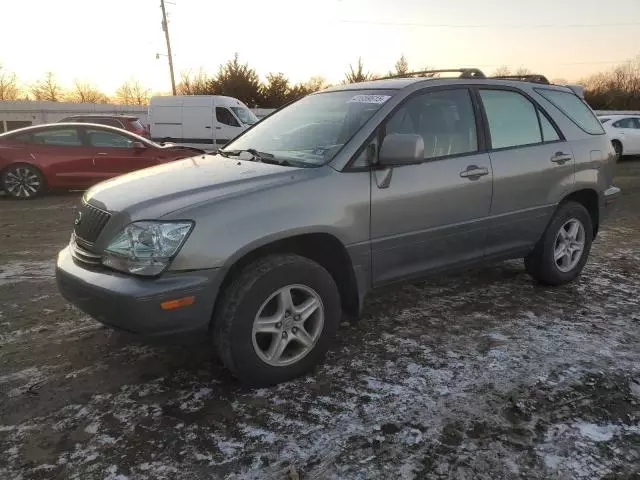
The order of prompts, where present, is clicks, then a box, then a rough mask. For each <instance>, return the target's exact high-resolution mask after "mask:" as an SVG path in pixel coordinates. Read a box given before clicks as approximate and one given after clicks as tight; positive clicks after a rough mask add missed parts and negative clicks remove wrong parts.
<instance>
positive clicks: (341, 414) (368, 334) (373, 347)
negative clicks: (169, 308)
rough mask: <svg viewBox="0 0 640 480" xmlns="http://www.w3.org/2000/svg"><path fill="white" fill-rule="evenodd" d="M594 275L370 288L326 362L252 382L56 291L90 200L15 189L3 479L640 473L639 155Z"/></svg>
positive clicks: (6, 280) (625, 179)
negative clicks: (62, 256)
mask: <svg viewBox="0 0 640 480" xmlns="http://www.w3.org/2000/svg"><path fill="white" fill-rule="evenodd" d="M616 183H617V184H618V185H619V186H620V187H622V188H623V196H622V199H621V200H620V202H619V205H618V208H617V211H616V212H614V214H613V216H612V217H611V218H610V219H609V222H608V223H607V224H606V226H605V227H604V228H603V230H602V231H601V233H600V235H599V238H598V240H597V242H596V243H595V245H594V249H593V252H592V258H591V260H590V262H589V263H588V266H587V268H586V270H585V272H584V274H583V276H582V278H581V279H580V280H579V281H577V282H576V283H574V284H572V285H569V286H566V287H562V288H556V289H553V288H544V287H541V286H538V285H536V284H534V283H533V282H532V281H531V279H530V278H529V277H528V276H527V275H526V274H525V272H524V269H523V266H522V264H521V262H506V263H502V264H498V265H495V266H491V267H487V268H483V269H479V270H475V271H472V272H469V273H467V274H464V275H457V276H448V277H442V278H435V279H431V280H430V281H428V282H421V283H415V284H411V285H405V286H403V287H400V288H397V289H394V290H392V291H389V292H387V293H384V294H379V295H377V296H375V297H371V298H369V299H368V305H367V310H366V314H365V315H364V317H363V318H362V319H361V320H360V321H359V322H357V323H352V324H349V323H345V324H343V326H342V327H341V329H340V332H339V338H338V342H337V345H336V347H335V348H334V349H333V350H332V352H331V353H330V355H329V357H328V359H327V361H326V362H325V364H324V365H323V366H322V367H320V368H319V369H318V371H317V372H316V373H315V374H314V375H312V376H308V377H306V378H303V379H300V380H298V381H295V382H291V383H288V384H284V385H281V386H278V387H276V388H273V389H263V390H257V391H251V390H247V389H245V388H243V387H242V386H240V385H238V384H237V383H236V382H235V381H234V380H233V379H232V378H231V377H230V375H229V374H228V373H227V372H226V371H225V370H224V368H223V367H222V366H221V365H220V364H219V362H218V361H217V360H216V359H215V358H213V355H212V351H211V349H210V348H209V347H208V345H207V344H206V343H203V344H202V345H199V346H196V347H182V346H162V345H145V344H143V343H140V342H137V341H135V339H131V338H130V337H127V336H124V335H122V334H118V333H114V332H112V331H110V330H108V329H105V328H103V327H101V326H100V325H99V324H97V323H96V322H94V321H93V320H91V319H90V318H87V317H86V316H85V315H83V314H82V313H80V312H78V311H77V310H75V309H74V308H72V307H70V306H69V305H68V304H67V303H66V302H65V301H64V300H63V299H62V298H61V297H60V296H58V294H57V291H56V287H55V283H54V278H53V258H54V256H55V253H56V251H57V250H59V249H60V248H61V247H62V246H63V245H64V244H65V243H66V242H67V241H68V238H69V234H70V229H71V219H72V207H73V205H74V204H75V203H76V202H77V201H78V199H79V197H78V195H74V194H67V195H58V196H52V197H46V198H42V199H39V200H35V201H31V202H16V201H12V200H9V199H7V198H3V197H0V478H2V479H31V478H34V479H44V478H56V479H61V478H77V479H107V480H116V479H118V480H124V479H127V478H128V479H196V478H208V479H209V478H233V479H236V478H243V479H244V478H247V479H251V478H273V479H280V478H290V479H294V478H315V479H320V478H357V479H360V478H362V479H364V478H367V479H368V478H381V479H383V478H384V479H387V478H437V479H439V478H443V479H444V478H456V479H491V480H495V479H512V478H513V479H515V478H527V479H542V478H544V479H547V478H549V479H615V478H619V479H627V480H628V479H632V478H633V479H638V478H640V161H638V160H631V161H625V162H623V163H622V164H620V165H619V167H618V175H617V180H616Z"/></svg>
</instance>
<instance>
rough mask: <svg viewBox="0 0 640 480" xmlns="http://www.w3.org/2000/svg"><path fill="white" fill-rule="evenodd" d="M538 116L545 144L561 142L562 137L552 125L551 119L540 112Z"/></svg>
mask: <svg viewBox="0 0 640 480" xmlns="http://www.w3.org/2000/svg"><path fill="white" fill-rule="evenodd" d="M538 115H539V116H540V127H542V140H543V141H544V142H556V141H558V140H560V135H558V132H557V131H556V129H555V128H554V127H553V125H551V122H550V121H549V119H548V118H547V117H546V116H545V115H544V114H543V113H542V112H540V111H539V110H538Z"/></svg>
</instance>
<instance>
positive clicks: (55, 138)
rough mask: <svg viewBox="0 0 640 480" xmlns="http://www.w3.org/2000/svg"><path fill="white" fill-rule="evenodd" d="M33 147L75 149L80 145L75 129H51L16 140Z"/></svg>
mask: <svg viewBox="0 0 640 480" xmlns="http://www.w3.org/2000/svg"><path fill="white" fill-rule="evenodd" d="M17 139H18V140H19V141H20V140H21V141H26V143H31V144H35V145H55V146H58V147H77V146H80V145H82V142H81V141H80V136H79V135H78V131H77V130H76V129H75V128H64V129H55V130H54V129H51V130H45V131H40V132H34V133H32V134H30V137H28V138H27V137H25V138H22V136H21V137H18V138H17Z"/></svg>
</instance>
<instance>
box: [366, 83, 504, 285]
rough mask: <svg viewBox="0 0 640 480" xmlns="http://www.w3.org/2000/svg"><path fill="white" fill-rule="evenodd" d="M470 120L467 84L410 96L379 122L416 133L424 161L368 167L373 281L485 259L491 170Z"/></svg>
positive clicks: (473, 118)
mask: <svg viewBox="0 0 640 480" xmlns="http://www.w3.org/2000/svg"><path fill="white" fill-rule="evenodd" d="M476 125H477V122H476V114H475V111H474V106H473V104H472V100H471V95H470V92H469V90H467V89H466V88H457V89H447V90H439V91H431V92H430V93H424V94H421V95H418V96H414V97H412V98H411V99H409V100H408V101H406V102H405V104H404V105H402V106H401V108H400V109H399V110H398V111H397V112H396V113H395V114H393V115H392V117H391V118H390V119H389V120H388V122H387V123H386V124H385V125H384V129H385V134H387V135H388V134H391V133H413V134H419V135H421V136H422V137H423V139H424V143H425V160H424V162H423V163H420V164H417V165H406V166H401V167H395V168H393V169H377V170H376V169H374V170H372V174H371V182H372V184H371V253H372V267H373V283H374V285H376V286H377V285H381V284H385V283H389V282H393V281H396V280H400V279H404V278H411V277H417V276H421V275H423V274H425V273H428V272H432V271H437V270H439V269H443V268H449V267H456V266H462V265H466V264H469V263H471V262H474V261H477V260H480V259H481V258H482V257H483V255H484V247H485V239H486V238H485V237H486V234H487V228H488V227H487V222H488V218H489V210H490V206H491V183H492V174H491V162H490V161H489V156H488V154H486V153H480V152H479V151H478V150H479V149H478V134H477V128H476ZM383 142H384V140H383Z"/></svg>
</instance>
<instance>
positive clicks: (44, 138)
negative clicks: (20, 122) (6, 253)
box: [0, 123, 204, 199]
mask: <svg viewBox="0 0 640 480" xmlns="http://www.w3.org/2000/svg"><path fill="white" fill-rule="evenodd" d="M202 153H204V152H203V151H202V150H198V149H195V148H188V147H180V146H176V145H162V146H161V145H158V144H157V143H154V142H152V141H150V140H147V139H146V138H142V137H140V136H138V135H134V134H132V133H129V132H125V131H124V130H120V129H117V128H112V127H107V126H104V125H94V124H86V123H54V124H48V125H38V126H35V127H27V128H21V129H19V130H13V131H11V132H7V133H4V134H2V135H0V190H4V191H5V192H6V193H8V194H9V195H11V196H13V197H16V198H20V199H27V198H33V197H36V196H38V195H40V194H42V193H44V192H45V191H46V190H47V189H67V190H69V189H84V188H87V187H89V186H91V185H93V184H95V183H98V182H100V181H102V180H106V179H108V178H112V177H115V176H118V175H121V174H123V173H128V172H132V171H134V170H139V169H141V168H145V167H150V166H152V165H157V164H160V163H166V162H170V161H173V160H179V159H181V158H187V157H192V156H194V155H198V154H202Z"/></svg>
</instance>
